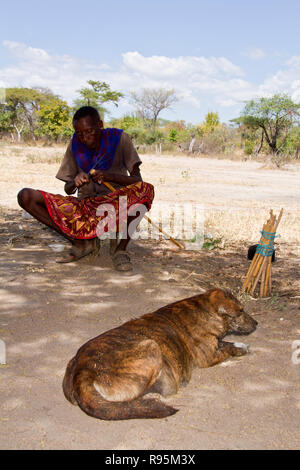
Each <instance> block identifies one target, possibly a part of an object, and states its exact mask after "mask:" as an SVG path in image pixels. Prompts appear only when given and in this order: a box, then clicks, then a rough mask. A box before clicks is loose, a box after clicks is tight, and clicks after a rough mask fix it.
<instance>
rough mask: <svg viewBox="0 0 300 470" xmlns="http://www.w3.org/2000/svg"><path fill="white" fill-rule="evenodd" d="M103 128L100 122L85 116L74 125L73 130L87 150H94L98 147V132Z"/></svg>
mask: <svg viewBox="0 0 300 470" xmlns="http://www.w3.org/2000/svg"><path fill="white" fill-rule="evenodd" d="M102 128H103V122H102V121H96V120H94V119H93V118H91V116H86V117H83V118H81V119H78V121H75V123H74V129H75V132H76V135H77V137H78V139H79V140H80V142H82V143H83V144H84V145H86V147H87V148H89V149H91V150H92V149H96V148H97V146H98V145H99V136H100V130H101V129H102Z"/></svg>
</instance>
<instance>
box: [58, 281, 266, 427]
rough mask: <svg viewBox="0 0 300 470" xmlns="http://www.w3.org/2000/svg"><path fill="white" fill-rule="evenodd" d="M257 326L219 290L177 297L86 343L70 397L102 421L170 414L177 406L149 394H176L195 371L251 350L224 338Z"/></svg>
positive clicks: (72, 373) (70, 372)
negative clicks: (178, 298)
mask: <svg viewBox="0 0 300 470" xmlns="http://www.w3.org/2000/svg"><path fill="white" fill-rule="evenodd" d="M256 326H257V322H256V320H255V319H254V318H252V317H251V316H250V315H248V314H247V313H245V312H244V310H243V308H242V305H241V304H240V302H239V301H238V300H237V299H236V298H235V297H234V296H233V295H232V294H231V293H230V292H227V291H224V290H221V289H211V290H209V291H207V292H205V293H204V294H199V295H195V296H193V297H190V298H187V299H184V300H180V301H178V302H174V303H172V304H169V305H166V306H165V307H162V308H160V309H158V310H156V311H155V312H153V313H148V314H146V315H143V316H141V317H139V318H136V319H133V320H130V321H128V322H126V323H124V324H123V325H121V326H119V327H117V328H114V329H111V330H109V331H106V332H105V333H103V334H101V335H99V336H97V337H96V338H93V339H91V340H90V341H88V342H87V343H85V344H84V345H83V346H82V347H81V348H80V349H79V350H78V352H77V354H76V355H75V357H73V359H71V360H70V362H69V363H68V365H67V369H66V373H65V376H64V380H63V391H64V394H65V397H66V398H67V399H68V400H69V401H70V402H71V403H72V404H74V405H77V404H78V405H79V407H80V408H81V409H82V410H83V411H84V412H85V413H87V414H88V415H90V416H93V417H95V418H99V419H104V420H122V419H136V418H163V417H166V416H171V415H173V414H174V413H176V412H177V411H178V410H177V409H175V408H173V407H172V406H169V405H167V404H166V403H163V402H162V401H161V400H159V399H156V398H153V397H151V398H150V397H146V398H144V395H146V394H147V393H160V394H161V395H162V396H164V397H165V396H168V395H171V394H174V393H176V392H177V391H178V388H179V386H180V385H185V384H187V383H188V382H189V380H190V378H191V373H192V369H193V368H195V367H211V366H214V365H215V364H219V363H221V362H223V361H224V360H226V359H228V358H230V357H234V356H242V355H244V354H246V353H247V352H248V351H247V348H245V347H241V346H238V345H239V344H241V343H229V342H225V341H223V338H224V336H225V335H227V334H240V335H244V334H250V333H252V332H253V331H254V330H255V329H256ZM244 346H245V345H244Z"/></svg>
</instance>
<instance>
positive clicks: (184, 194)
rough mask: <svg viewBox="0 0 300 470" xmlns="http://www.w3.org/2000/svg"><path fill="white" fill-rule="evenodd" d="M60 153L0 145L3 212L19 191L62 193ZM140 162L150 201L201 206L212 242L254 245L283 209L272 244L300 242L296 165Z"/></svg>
mask: <svg viewBox="0 0 300 470" xmlns="http://www.w3.org/2000/svg"><path fill="white" fill-rule="evenodd" d="M65 149H66V146H62V145H60V146H55V147H38V146H35V147H34V146H27V145H25V146H22V145H8V144H5V145H3V142H1V146H0V161H1V163H2V167H3V168H6V169H7V170H6V171H5V172H3V173H2V175H1V177H0V178H1V179H0V185H1V201H0V204H1V205H2V206H3V208H4V209H5V207H7V206H8V207H11V208H12V207H14V208H18V205H17V203H16V194H17V193H18V191H19V190H20V189H21V188H22V187H24V186H27V187H34V188H39V189H44V190H46V191H47V190H48V191H50V192H59V193H63V184H62V183H61V182H59V181H58V180H56V179H55V174H56V172H57V170H58V167H59V164H60V162H61V160H62V158H63V155H64V152H65ZM142 160H143V165H142V173H143V177H144V179H145V180H146V181H149V182H151V183H153V184H154V186H155V191H156V197H155V202H156V203H163V202H167V203H170V204H172V203H174V202H179V201H180V202H185V203H197V204H203V206H204V214H205V233H206V234H210V235H211V236H212V237H213V238H214V239H219V238H222V239H223V240H225V241H226V242H227V241H229V240H230V241H231V242H235V241H239V242H240V241H242V242H249V241H252V242H253V243H257V242H258V241H259V239H260V230H261V229H262V226H263V224H264V223H265V221H266V220H267V218H268V216H269V210H270V209H271V208H272V209H273V210H274V212H275V213H279V211H280V209H281V207H283V208H284V214H283V218H282V221H281V222H280V226H279V229H278V233H279V234H280V235H281V237H280V238H277V239H276V243H278V244H280V243H282V242H287V243H292V244H298V243H299V241H300V209H299V203H298V202H297V201H299V185H298V183H297V182H296V180H297V181H299V165H294V166H290V167H288V168H287V169H285V170H278V169H263V168H262V165H261V163H258V162H251V161H247V162H241V161H233V160H224V159H218V158H216V159H211V158H205V157H203V156H201V157H186V156H182V155H181V156H180V155H178V156H159V155H143V156H142ZM297 178H298V179H297ZM297 188H298V189H297ZM266 191H267V192H266ZM297 191H298V193H297ZM297 198H298V199H297ZM2 210H3V209H2Z"/></svg>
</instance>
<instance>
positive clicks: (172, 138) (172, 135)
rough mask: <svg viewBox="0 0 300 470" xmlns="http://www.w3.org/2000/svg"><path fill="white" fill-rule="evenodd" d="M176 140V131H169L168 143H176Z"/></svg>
mask: <svg viewBox="0 0 300 470" xmlns="http://www.w3.org/2000/svg"><path fill="white" fill-rule="evenodd" d="M177 139H178V131H177V130H176V129H170V132H169V135H168V140H169V141H170V142H177Z"/></svg>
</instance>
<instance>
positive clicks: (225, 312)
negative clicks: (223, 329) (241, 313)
mask: <svg viewBox="0 0 300 470" xmlns="http://www.w3.org/2000/svg"><path fill="white" fill-rule="evenodd" d="M218 313H220V314H221V315H228V313H227V310H226V308H225V307H224V305H220V306H219V308H218Z"/></svg>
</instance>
